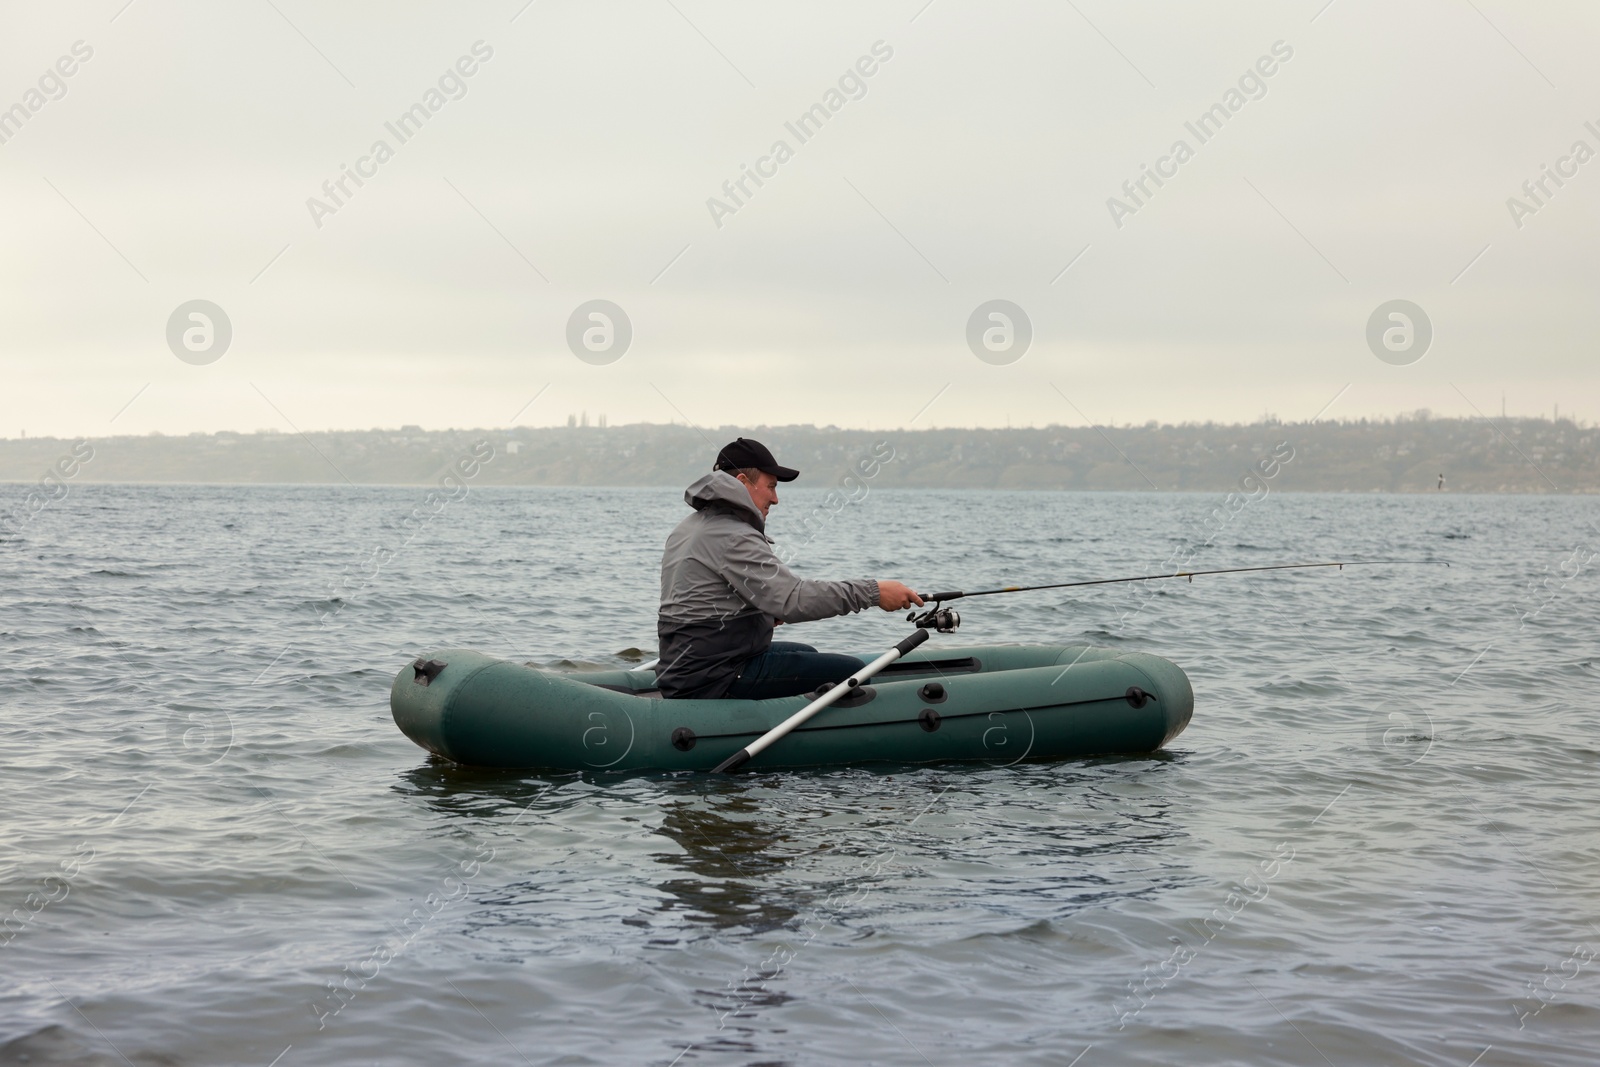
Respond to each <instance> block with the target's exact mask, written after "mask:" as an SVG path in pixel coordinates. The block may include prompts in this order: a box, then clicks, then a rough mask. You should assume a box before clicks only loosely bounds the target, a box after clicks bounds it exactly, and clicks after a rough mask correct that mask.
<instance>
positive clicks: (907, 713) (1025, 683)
mask: <svg viewBox="0 0 1600 1067" xmlns="http://www.w3.org/2000/svg"><path fill="white" fill-rule="evenodd" d="M654 687H655V673H654V672H653V671H649V670H632V671H587V672H572V673H566V672H557V671H549V670H540V669H538V668H535V667H528V666H523V665H521V664H517V663H512V662H509V661H507V660H500V659H494V658H492V657H490V656H485V655H483V654H482V653H478V652H472V651H469V650H467V649H454V648H447V649H440V650H438V651H435V652H431V653H429V654H427V655H424V656H422V657H421V658H419V659H418V660H417V661H416V662H414V663H412V664H410V665H408V666H406V667H405V668H403V669H402V670H401V671H400V673H399V675H398V676H396V678H395V680H394V684H393V685H392V686H391V687H390V690H389V707H390V710H391V711H393V713H394V721H395V723H396V725H398V726H399V727H400V730H401V732H403V733H404V734H405V735H406V736H407V737H409V738H411V740H413V741H415V742H416V743H417V744H418V745H421V746H422V747H423V748H425V749H427V750H428V751H429V752H432V753H435V754H437V755H439V756H443V757H444V758H445V759H449V760H453V761H454V762H456V763H460V764H464V765H467V766H471V767H503V768H528V769H534V768H539V769H561V770H596V771H598V770H608V771H707V770H710V769H712V768H713V767H716V766H717V764H719V763H720V762H721V761H722V760H723V759H724V758H726V757H728V756H730V755H732V754H734V753H735V752H738V751H739V750H740V749H741V748H742V747H744V746H745V745H746V744H748V743H750V742H752V741H754V740H755V739H756V738H758V737H759V736H761V735H762V734H763V733H765V732H766V731H767V730H769V729H771V728H772V727H773V726H776V725H777V724H778V723H780V722H782V721H783V720H784V719H786V718H787V717H788V716H790V715H791V714H793V713H794V712H796V711H798V710H800V709H801V708H802V707H804V706H805V705H806V704H807V703H808V702H809V700H808V697H805V696H795V697H785V698H783V699H781V700H663V699H661V695H660V693H659V692H658V691H656V689H655V688H654ZM811 695H812V696H815V695H816V694H811ZM1193 710H1194V690H1193V689H1191V688H1190V686H1189V679H1188V677H1187V676H1186V675H1185V674H1184V673H1183V671H1182V670H1181V669H1180V668H1179V667H1178V666H1177V665H1176V664H1173V663H1170V662H1168V661H1167V660H1164V659H1162V658H1160V657H1159V656H1152V655H1148V654H1146V653H1142V652H1117V651H1114V650H1111V649H1105V648H1092V647H1089V646H1086V645H1068V646H1046V645H986V646H981V647H964V648H938V649H928V648H926V647H924V648H922V649H919V650H917V651H915V652H912V653H911V654H910V655H908V656H906V657H905V658H904V659H902V660H900V661H898V662H896V663H893V664H891V665H890V666H889V667H888V668H886V669H885V670H883V672H882V673H880V674H878V675H877V676H876V677H874V678H873V679H871V681H870V683H869V684H867V685H864V686H861V687H860V689H859V690H858V691H857V692H855V693H853V694H851V695H850V696H849V697H847V698H846V699H843V700H840V701H838V702H837V703H835V704H834V705H832V706H831V707H828V708H825V709H824V710H822V711H821V712H819V713H818V714H817V715H816V716H815V717H813V718H812V719H810V720H809V721H807V722H806V723H805V724H804V725H803V726H801V727H799V728H798V729H796V730H795V731H794V732H793V733H791V734H789V735H788V736H786V737H784V738H783V739H782V740H780V741H778V742H777V743H776V744H774V745H773V746H772V747H771V748H769V749H767V750H766V751H765V752H762V753H761V754H760V755H758V756H756V757H755V758H754V759H753V760H751V761H750V763H749V764H748V765H747V766H748V768H749V769H751V770H759V769H761V768H766V767H826V766H843V765H847V764H862V763H890V764H908V763H934V762H945V761H960V760H967V761H973V762H982V763H988V764H1008V763H1016V762H1018V761H1020V760H1024V759H1028V760H1043V759H1063V758H1069V757H1077V756H1093V755H1102V754H1112V753H1136V752H1153V751H1155V750H1156V749H1159V748H1160V747H1161V746H1163V745H1165V744H1166V743H1167V742H1168V741H1170V740H1172V738H1174V737H1176V736H1177V735H1178V734H1179V733H1180V732H1181V731H1182V730H1183V728H1184V727H1185V726H1186V725H1188V723H1189V716H1190V714H1191V713H1192V712H1193Z"/></svg>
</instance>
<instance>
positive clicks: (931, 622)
mask: <svg viewBox="0 0 1600 1067" xmlns="http://www.w3.org/2000/svg"><path fill="white" fill-rule="evenodd" d="M1412 564H1420V565H1431V564H1437V565H1439V566H1442V567H1448V566H1450V564H1449V563H1447V562H1446V561H1445V560H1442V559H1364V560H1334V561H1333V562H1330V563H1274V564H1271V565H1268V566H1263V567H1222V568H1218V569H1216V570H1207V571H1173V572H1172V573H1170V574H1141V575H1136V576H1135V577H1132V578H1091V579H1089V580H1088V581H1082V582H1051V583H1050V584H1048V585H1008V586H1004V587H1002V588H1000V589H979V590H977V591H975V592H971V593H967V592H962V591H960V590H954V591H951V592H947V593H918V594H917V595H918V596H920V597H921V598H922V599H923V601H924V602H926V603H931V604H932V605H933V607H932V608H930V609H928V610H926V611H923V612H921V613H918V612H915V611H913V612H912V613H911V614H909V615H907V616H906V619H907V620H908V621H911V622H915V623H917V625H918V626H924V625H926V626H929V627H931V628H933V629H935V630H937V631H938V632H940V633H950V632H952V631H953V630H955V628H956V627H957V626H959V625H960V624H961V616H959V615H957V614H956V613H955V612H953V611H951V610H950V609H949V608H942V607H940V604H941V603H942V602H943V601H946V600H961V599H962V598H964V597H971V596H994V595H996V594H997V593H1032V592H1036V591H1038V590H1040V589H1080V588H1082V587H1084V586H1086V585H1117V584H1119V583H1122V582H1152V581H1161V580H1163V579H1167V578H1187V579H1189V581H1190V582H1191V583H1192V582H1193V581H1194V580H1195V578H1197V577H1200V576H1203V575H1208V574H1245V573H1248V572H1251V571H1294V570H1307V569H1311V568H1315V567H1338V568H1339V569H1340V570H1344V568H1346V567H1377V566H1395V565H1412Z"/></svg>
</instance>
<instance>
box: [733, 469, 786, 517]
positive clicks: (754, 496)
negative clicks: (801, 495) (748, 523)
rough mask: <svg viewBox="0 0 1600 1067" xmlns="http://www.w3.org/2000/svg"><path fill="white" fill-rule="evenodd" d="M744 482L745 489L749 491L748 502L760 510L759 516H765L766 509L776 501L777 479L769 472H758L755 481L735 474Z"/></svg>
mask: <svg viewBox="0 0 1600 1067" xmlns="http://www.w3.org/2000/svg"><path fill="white" fill-rule="evenodd" d="M736 477H737V478H738V479H739V480H740V481H741V482H743V483H744V487H745V489H747V490H749V492H750V502H751V503H752V504H754V505H755V506H756V510H757V511H759V512H761V517H762V518H763V519H764V518H766V517H767V509H768V508H770V507H771V506H772V505H774V504H776V503H777V502H778V479H777V478H776V477H775V476H773V475H771V474H758V475H757V476H756V479H755V481H751V480H750V479H749V478H747V477H745V476H744V475H743V474H740V475H737V476H736Z"/></svg>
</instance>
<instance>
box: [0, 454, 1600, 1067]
mask: <svg viewBox="0 0 1600 1067" xmlns="http://www.w3.org/2000/svg"><path fill="white" fill-rule="evenodd" d="M0 488H5V489H6V491H7V492H9V493H11V494H13V495H16V496H18V497H20V496H21V493H22V490H21V489H20V488H18V487H16V486H11V487H0ZM819 499H820V498H819V496H818V494H817V493H815V492H812V493H810V494H808V493H806V492H804V491H800V490H794V491H789V490H787V489H786V491H785V500H784V502H783V503H782V504H780V506H779V507H778V509H776V510H775V511H774V513H773V514H774V521H773V528H774V533H775V534H776V535H778V536H779V538H780V540H782V539H785V538H794V537H796V533H795V530H796V527H797V522H798V519H799V518H800V517H801V516H802V515H804V514H805V513H806V512H807V511H809V510H811V509H812V508H813V507H815V506H817V504H818V501H819ZM1219 503H1221V498H1220V497H1212V496H1205V495H1187V496H1186V495H1171V494H1105V495H1074V494H1044V493H1000V492H931V491H929V492H915V491H903V492H896V491H887V490H884V491H875V492H873V493H872V494H871V495H870V496H869V497H868V498H867V499H866V500H864V501H862V502H860V503H856V504H852V505H849V506H848V507H846V508H844V510H843V511H842V512H841V513H840V514H839V515H837V517H836V518H834V519H833V521H832V522H831V523H828V524H827V525H826V526H824V527H823V528H822V529H821V531H820V532H819V533H818V534H817V535H816V536H815V537H814V538H813V539H812V540H810V542H809V543H807V544H805V545H804V546H803V548H802V550H801V554H800V564H799V565H800V567H801V569H802V570H803V571H804V572H806V573H810V574H815V575H835V576H850V575H858V574H867V575H874V576H885V577H898V578H902V579H905V580H907V581H911V582H912V583H913V584H915V585H918V586H922V587H924V588H926V587H930V586H940V587H958V588H959V587H963V586H965V587H968V588H974V587H981V586H987V585H993V584H998V583H1008V582H1018V581H1023V580H1040V579H1052V578H1053V579H1057V580H1061V579H1070V578H1075V577H1088V576H1101V575H1115V574H1133V573H1145V572H1149V571H1152V570H1157V569H1160V566H1161V564H1162V562H1163V561H1164V560H1166V559H1168V557H1169V556H1170V555H1171V554H1172V552H1173V551H1174V549H1177V548H1181V547H1182V546H1183V545H1185V544H1188V543H1192V542H1193V540H1194V536H1195V535H1194V531H1195V530H1196V529H1197V528H1198V526H1199V523H1200V521H1201V519H1202V517H1203V516H1204V515H1205V514H1206V513H1207V512H1208V511H1209V510H1210V509H1211V508H1213V507H1214V506H1216V505H1218V504H1219ZM419 506H421V507H423V508H424V512H423V513H422V514H426V513H427V508H428V507H429V506H430V505H427V504H425V491H424V490H420V489H397V488H370V489H367V488H363V489H351V488H322V487H317V488H293V487H257V488H220V487H145V488H141V487H126V486H120V487H119V486H74V487H73V488H72V491H71V494H70V495H69V496H68V497H67V499H66V500H64V501H62V502H61V503H59V504H57V505H55V506H53V507H52V508H51V509H49V510H47V511H45V512H43V513H42V514H40V515H39V516H38V518H37V519H36V520H35V521H34V522H33V523H32V525H30V526H29V527H28V528H27V529H26V530H25V531H24V532H23V534H22V538H21V540H20V541H17V542H13V543H9V544H4V545H0V550H3V551H4V552H5V553H6V555H5V556H4V557H3V558H4V560H5V563H4V567H3V568H0V612H3V614H0V619H3V623H0V625H3V635H0V637H3V642H4V643H3V646H0V647H3V650H4V655H5V661H6V663H7V665H8V667H9V670H8V672H7V678H8V684H7V686H6V698H5V703H4V715H5V728H6V735H5V736H6V743H5V746H4V749H3V755H0V763H3V775H4V781H5V783H6V786H7V789H6V793H5V795H6V801H7V802H6V815H5V819H4V824H3V825H4V831H5V841H4V844H5V865H4V873H3V876H0V905H3V907H4V909H5V910H7V911H9V912H10V914H11V916H12V918H11V920H10V921H8V923H7V924H6V933H5V934H4V935H3V938H4V939H5V943H4V944H3V945H0V973H3V975H4V985H3V987H0V988H3V993H0V1023H3V1025H0V1044H4V1043H5V1042H10V1044H4V1048H3V1049H0V1063H22V1062H28V1063H52V1062H55V1063H94V1064H113V1063H122V1062H124V1058H126V1060H127V1061H131V1062H132V1063H136V1064H141V1065H142V1064H255V1065H261V1067H265V1065H267V1064H271V1063H274V1062H276V1063H277V1064H279V1065H281V1067H294V1065H300V1064H357V1063H384V1064H413V1063H414V1064H430V1065H431V1064H440V1063H496V1064H506V1063H522V1062H526V1063H531V1064H541V1065H542V1064H615V1063H638V1064H662V1065H665V1064H669V1063H673V1062H676V1063H679V1064H758V1063H759V1064H780V1063H807V1064H811V1063H846V1062H848V1063H880V1064H922V1063H937V1064H946V1063H950V1064H955V1063H960V1064H968V1063H1007V1064H1012V1063H1016V1064H1067V1063H1073V1062H1076V1063H1078V1064H1080V1065H1082V1067H1098V1065H1109V1064H1168V1063H1174V1062H1183V1063H1186V1064H1233V1063H1243V1062H1248V1063H1252V1064H1310V1063H1324V1062H1329V1063H1333V1064H1338V1065H1341V1067H1343V1065H1345V1064H1373V1063H1415V1064H1439V1065H1454V1067H1466V1065H1468V1064H1469V1063H1471V1062H1473V1061H1474V1057H1479V1056H1480V1055H1481V1058H1480V1059H1478V1060H1477V1062H1478V1063H1479V1064H1482V1065H1484V1067H1488V1065H1491V1064H1509V1063H1530V1062H1537V1063H1543V1064H1566V1063H1572V1064H1577V1063H1590V1062H1592V1061H1593V1052H1592V1051H1591V1049H1592V1048H1593V1046H1594V1042H1595V1039H1596V1037H1597V1035H1600V1008H1597V998H1600V977H1597V973H1596V972H1597V971H1600V961H1597V960H1595V959H1593V957H1594V955H1595V953H1596V950H1597V949H1600V931H1597V928H1596V925H1595V919H1596V911H1597V903H1600V900H1597V894H1596V891H1595V889H1594V885H1595V875H1596V873H1597V860H1600V856H1597V844H1600V842H1597V839H1596V836H1595V834H1594V833H1593V830H1592V827H1593V825H1594V814H1593V813H1594V812H1595V810H1597V808H1600V776H1597V775H1596V773H1595V771H1596V762H1597V745H1596V742H1595V740H1594V737H1593V732H1594V731H1593V728H1594V722H1595V716H1594V709H1595V704H1596V692H1597V685H1596V683H1597V678H1596V646H1595V634H1596V632H1597V630H1600V618H1597V607H1596V598H1595V596H1594V565H1592V564H1586V563H1585V562H1584V561H1585V560H1586V558H1587V555H1588V554H1589V553H1591V552H1593V551H1594V550H1595V549H1597V548H1600V534H1597V533H1596V526H1595V525H1594V523H1595V520H1596V519H1597V518H1600V507H1597V502H1596V501H1594V500H1589V499H1582V498H1555V497H1453V496H1449V495H1439V496H1427V497H1424V496H1406V497H1387V496H1372V497H1353V496H1314V495H1313V496H1296V495H1286V494H1279V493H1273V494H1271V495H1269V496H1268V497H1266V498H1265V499H1262V500H1257V501H1255V502H1253V503H1250V504H1249V505H1247V506H1245V507H1244V508H1243V510H1242V511H1240V512H1239V513H1238V514H1237V515H1235V516H1233V517H1232V518H1231V519H1229V520H1228V521H1227V522H1226V523H1225V524H1224V525H1223V528H1222V530H1221V532H1220V534H1219V535H1218V536H1217V537H1216V539H1215V543H1214V544H1213V545H1212V546H1211V547H1208V548H1203V549H1201V550H1200V551H1199V552H1198V553H1197V554H1196V555H1195V556H1194V558H1193V561H1192V563H1193V565H1195V566H1208V565H1209V566H1230V565H1250V564H1257V563H1264V562H1276V561H1281V560H1292V559H1315V558H1332V557H1337V556H1367V557H1377V556H1385V557H1386V556H1406V557H1427V556H1437V557H1443V558H1449V559H1451V560H1452V561H1454V563H1455V566H1454V567H1452V568H1451V569H1449V570H1446V569H1444V568H1435V567H1426V568H1424V567H1417V568H1396V569H1379V568H1372V569H1369V570H1365V571H1346V572H1343V573H1338V572H1327V571H1322V572H1308V573H1294V574H1280V575H1263V576H1253V577H1230V578H1212V579H1200V580H1197V581H1196V582H1195V583H1193V584H1192V585H1191V584H1186V583H1183V582H1169V583H1166V584H1165V585H1164V586H1163V587H1161V589H1160V591H1159V592H1157V593H1155V594H1154V595H1144V594H1139V593H1137V592H1135V591H1133V590H1131V589H1130V588H1128V587H1114V588H1109V589H1101V590H1097V591H1090V592H1083V593H1077V594H1075V595H1071V596H1066V595H1058V594H1053V593H1052V594H1040V595H1028V596H1015V597H1000V598H992V599H989V600H987V601H972V602H969V603H968V604H966V605H964V606H963V608H964V614H965V616H966V621H965V624H964V626H963V630H962V633H961V634H960V635H959V636H958V637H957V638H939V639H937V640H941V641H945V642H947V643H948V642H952V641H957V640H965V641H967V642H970V643H986V642H995V641H1040V642H1052V643H1063V642H1067V641H1072V640H1079V639H1083V638H1087V639H1089V640H1091V641H1093V642H1096V643H1102V644H1111V645H1116V646H1120V647H1127V648H1138V649H1145V650H1149V651H1152V652H1155V653H1158V654H1160V655H1163V656H1166V657H1168V658H1170V659H1172V660H1174V661H1176V662H1178V663H1180V664H1181V665H1183V666H1184V667H1185V668H1186V669H1187V670H1188V671H1189V673H1190V677H1191V679H1192V680H1193V682H1194V688H1195V692H1196V705H1195V715H1194V721H1193V722H1192V724H1191V725H1190V727H1189V729H1188V730H1187V731H1186V732H1185V733H1184V734H1182V735H1181V736H1180V737H1178V738H1177V739H1176V740H1175V741H1174V742H1173V743H1172V745H1171V746H1170V747H1169V749H1168V750H1167V751H1165V752H1162V753H1159V754H1157V755H1154V756H1146V757H1139V758H1127V759H1096V760H1088V761H1079V762H1065V763H1054V764H1025V765H1021V766H1016V767H1010V768H986V767H958V766H945V767H931V768H921V769H906V768H899V769H879V770H835V771H825V772H807V773H779V774H753V775H749V776H747V777H743V778H736V779H731V780H730V779H711V778H709V777H667V776H643V777H607V776H580V775H573V774H527V773H484V772H475V771H466V770H461V769H457V768H454V767H451V766H449V765H446V764H441V763H437V762H433V761H431V760H430V759H429V758H428V757H427V756H426V755H425V754H424V753H423V752H422V751H421V750H419V749H417V748H416V747H415V746H413V745H412V744H411V743H410V742H409V741H407V740H406V739H405V738H404V737H403V736H401V734H400V733H399V732H398V731H397V730H396V729H395V727H394V725H393V723H392V721H391V720H390V718H389V712H388V707H387V690H388V684H389V680H390V678H391V677H392V676H393V673H394V672H395V671H396V670H397V669H398V668H399V667H400V666H401V664H402V663H403V662H405V661H406V660H407V659H408V658H410V657H412V656H414V655H415V654H416V653H417V652H419V651H421V650H423V649H424V648H427V647H430V646H440V645H465V646H471V647H475V648H481V649H483V650H485V651H488V652H491V653H495V654H500V655H505V656H508V657H515V658H518V659H522V660H532V661H534V662H537V663H542V664H553V663H558V662H560V661H563V660H566V661H571V662H574V663H577V662H586V663H595V664H604V665H613V666H614V665H619V664H621V663H623V662H625V660H623V659H620V658H618V655H617V654H618V653H621V652H623V651H624V650H627V649H630V648H638V649H643V650H645V651H646V652H650V651H652V650H653V649H654V640H653V628H654V617H653V605H654V596H655V591H656V581H657V579H656V574H655V566H656V562H657V560H658V558H659V555H658V554H659V546H660V543H661V541H662V539H663V538H664V537H665V534H666V532H667V530H668V529H669V527H670V525H671V524H672V523H673V522H675V521H676V520H677V518H678V517H679V515H680V513H681V511H682V509H683V506H682V504H681V501H680V500H679V498H678V494H677V493H675V492H670V491H654V490H603V491H583V490H552V489H523V490H511V489H506V490H487V489H485V490H477V489H475V490H473V491H472V492H471V494H470V496H469V497H468V498H467V499H465V500H462V501H458V502H455V503H452V504H450V505H449V506H448V507H447V508H446V509H445V510H444V512H443V513H442V514H438V515H436V516H435V517H433V518H432V519H431V520H430V521H427V522H424V523H422V524H421V526H420V529H419V530H417V531H416V532H415V533H414V535H413V533H412V532H410V531H406V530H401V529H400V527H399V523H400V522H401V520H402V519H403V518H404V517H405V516H407V515H408V514H410V513H412V510H413V509H414V508H418V507H419ZM408 537H409V538H410V539H409V541H407V538H408ZM1201 539H1202V540H1203V535H1202V536H1201ZM1574 549H1580V550H1581V551H1580V553H1579V555H1578V556H1577V557H1576V558H1574V557H1573V552H1574ZM374 550H380V552H379V554H378V555H377V556H374V555H373V553H374ZM385 551H386V552H387V553H389V554H390V555H385V554H384V552H385ZM391 556H392V558H391ZM1563 567H1565V571H1563ZM1574 572H1576V573H1574ZM341 575H343V576H344V578H343V580H344V583H345V584H344V590H343V591H344V595H343V597H342V598H341V599H340V601H339V602H337V603H336V602H334V601H330V599H329V588H330V585H331V584H332V583H335V582H338V581H340V580H341ZM1531 581H1538V582H1544V583H1546V584H1544V585H1543V586H1541V587H1539V588H1537V589H1533V590H1530V588H1529V583H1530V582H1531ZM336 607H338V608H340V610H339V611H338V612H337V614H332V615H330V616H328V617H327V618H326V619H325V620H324V621H322V622H320V623H319V621H318V614H319V612H324V613H325V612H329V611H332V610H333V609H334V608H336ZM1525 616H1527V617H1526V618H1525ZM904 632H905V624H904V623H903V622H902V621H900V619H899V618H898V617H890V616H885V615H883V614H882V613H879V612H873V613H872V615H871V616H870V617H868V616H858V617H856V618H853V619H849V620H832V621H829V622H825V623H816V624H809V625H807V626H805V627H804V628H803V629H802V628H796V633H794V634H793V635H789V634H786V636H792V637H800V636H805V637H806V638H808V639H810V640H813V641H814V642H815V643H817V644H819V645H821V646H823V647H831V648H838V649H842V650H851V651H858V652H872V651H875V650H881V649H883V648H887V647H888V646H889V645H890V644H891V643H893V642H894V641H895V640H898V638H899V637H900V636H901V635H903V633H904ZM330 983H337V984H338V991H337V992H333V991H330ZM1530 983H1531V985H1530ZM1486 1048H1487V1052H1485V1051H1484V1050H1485V1049H1486ZM1080 1056H1081V1058H1079V1059H1076V1060H1074V1057H1080ZM24 1057H31V1058H27V1059H24ZM275 1057H276V1058H277V1059H276V1060H275Z"/></svg>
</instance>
